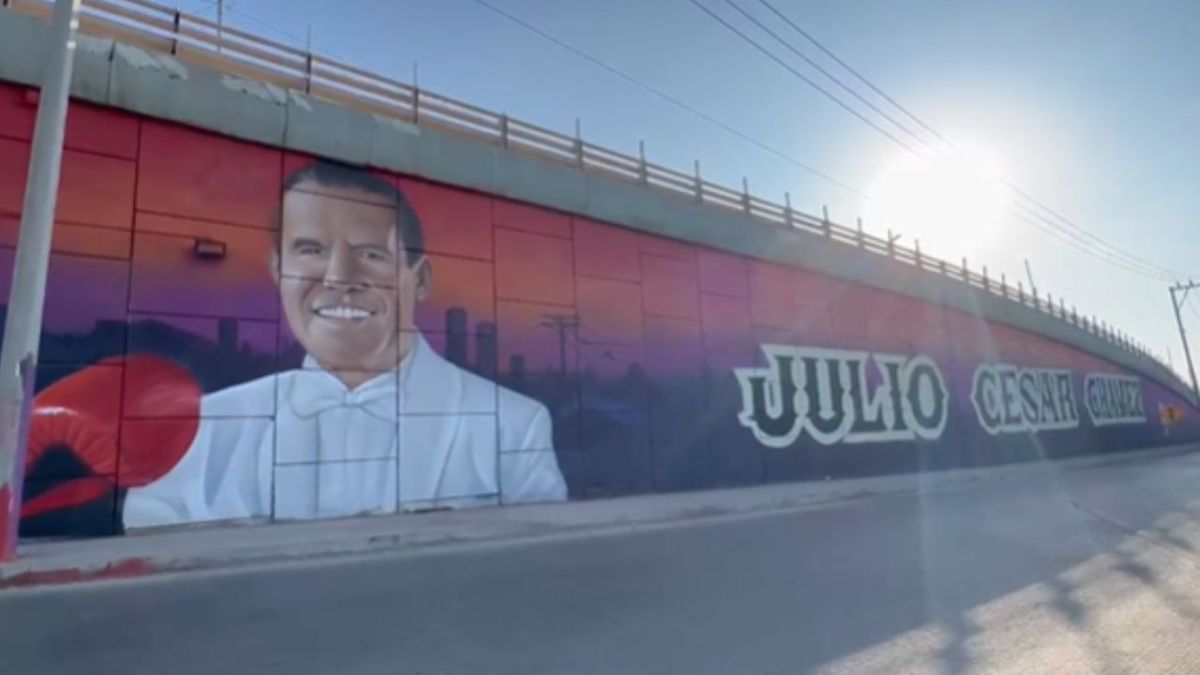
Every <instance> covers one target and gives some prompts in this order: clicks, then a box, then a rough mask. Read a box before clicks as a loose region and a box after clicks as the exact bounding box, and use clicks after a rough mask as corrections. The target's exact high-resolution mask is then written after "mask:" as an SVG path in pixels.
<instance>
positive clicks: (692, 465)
mask: <svg viewBox="0 0 1200 675" xmlns="http://www.w3.org/2000/svg"><path fill="white" fill-rule="evenodd" d="M35 110H36V100H35V99H34V98H33V97H32V96H31V94H30V93H29V92H28V91H27V90H25V89H23V88H20V87H13V86H3V85H0V176H3V178H4V180H3V181H0V271H2V272H3V274H0V279H2V281H0V293H3V294H4V297H7V293H8V285H9V282H10V279H9V270H11V267H12V262H13V251H14V247H15V245H16V233H17V229H18V222H19V215H20V208H21V198H22V194H23V182H24V174H25V162H26V161H27V158H28V152H29V142H30V138H31V136H32V125H33V115H34V112H35ZM66 146H67V149H66V154H65V156H64V161H63V176H62V188H61V190H60V197H59V209H58V215H57V222H56V230H55V236H54V244H53V253H52V260H51V267H50V278H49V282H48V288H47V301H46V311H45V331H44V333H43V339H42V347H41V366H40V367H39V371H38V387H39V388H44V387H46V386H48V385H49V384H50V383H52V382H54V381H57V380H58V379H61V378H62V377H64V376H66V375H68V374H70V373H72V372H75V371H77V370H79V369H80V368H84V367H88V366H89V365H91V364H95V363H96V362H97V361H99V360H101V359H103V358H105V357H109V356H120V355H125V354H138V353H153V354H158V355H161V356H164V357H166V358H169V359H171V360H173V361H175V362H176V363H179V364H182V365H183V366H185V367H187V368H188V369H189V370H190V371H191V372H192V374H193V376H194V377H195V378H196V379H197V381H198V382H199V383H200V385H201V388H202V389H203V390H204V391H206V392H212V391H217V390H219V389H223V388H225V387H228V386H232V385H234V384H238V383H240V382H246V381H249V380H252V379H256V378H259V377H262V376H265V375H269V374H271V373H274V372H279V371H281V370H286V369H289V368H297V367H300V363H301V359H302V358H303V353H302V350H301V348H300V347H299V345H298V344H297V343H296V341H295V339H294V338H293V337H292V336H291V334H290V331H289V329H288V327H287V324H286V321H284V320H283V317H282V313H281V308H280V302H279V295H278V291H277V288H276V285H275V281H274V277H273V270H272V260H273V258H272V255H271V254H272V249H273V247H274V246H275V245H276V238H275V233H274V228H275V226H276V221H277V217H278V208H279V204H280V198H281V193H280V190H281V184H282V181H283V180H284V178H285V177H286V176H287V175H288V174H289V173H291V172H292V171H295V170H296V169H298V168H300V167H303V166H304V165H306V164H307V163H308V162H311V161H313V159H314V158H312V157H306V156H302V155H298V154H295V153H290V152H286V151H281V150H277V149H272V148H266V147H262V146H258V145H254V144H250V143H244V142H240V141H236V140H233V139H229V138H223V137H220V136H218V135H214V134H209V133H204V132H200V131H196V130H191V129H187V128H185V127H181V126H178V125H173V124H167V123H162V122H158V121H153V120H148V119H139V118H137V117H135V116H132V115H128V114H124V113H118V112H114V111H109V110H104V109H100V108H96V107H92V106H87V105H82V104H74V105H73V106H72V108H71V112H70V115H69V118H68V133H67V143H66ZM377 173H378V174H379V175H381V176H384V177H385V179H386V180H388V181H390V182H392V183H393V184H394V185H396V186H397V187H398V188H399V189H400V190H401V191H402V192H403V193H404V194H405V195H406V197H407V198H408V199H409V201H410V202H411V204H412V206H413V208H414V209H415V211H416V213H417V215H418V217H419V219H420V220H421V223H422V225H423V227H424V231H425V238H426V246H425V250H426V254H427V255H428V257H429V260H430V261H431V264H432V268H433V285H432V293H431V297H429V298H428V300H427V301H425V302H423V303H420V304H419V305H418V307H417V310H416V322H417V325H418V327H419V329H420V331H421V333H422V334H423V335H424V336H425V338H426V339H427V340H428V341H429V343H430V344H431V345H433V347H434V348H435V349H436V350H437V351H438V352H439V353H441V354H443V355H444V356H446V357H447V358H448V359H450V360H451V361H453V362H455V363H457V364H458V365H460V366H462V367H464V368H467V369H469V370H472V371H474V372H476V373H479V374H480V375H483V376H484V377H487V378H489V379H493V380H495V381H497V382H498V383H499V384H501V385H503V386H505V387H509V388H512V389H515V390H517V391H520V392H523V393H525V394H527V395H529V396H532V397H534V398H536V399H538V400H539V401H541V402H543V403H544V404H545V405H546V406H547V407H548V408H549V409H550V411H551V414H552V416H553V422H554V446H555V447H554V452H555V453H556V455H557V458H558V462H559V465H560V467H561V468H562V470H563V472H564V474H565V477H566V479H567V482H568V486H569V489H570V492H571V495H572V496H573V497H598V496H607V495H618V494H629V493H637V492H649V491H660V490H681V489H702V488H711V487H719V486H729V485H750V484H757V483H763V482H768V481H783V480H823V479H825V478H833V477H845V476H861V475H870V474H879V473H887V472H897V471H917V470H937V469H946V468H953V467H964V466H980V465H987V464H994V463H1000V462H1010V461H1020V460H1033V459H1038V458H1043V457H1062V456H1070V455H1074V454H1080V453H1085V452H1107V451H1114V450H1118V449H1128V448H1131V447H1138V446H1148V445H1155V444H1162V443H1166V442H1173V441H1176V440H1182V439H1194V438H1197V437H1200V415H1198V414H1197V412H1196V411H1195V410H1194V409H1193V408H1191V407H1189V406H1188V405H1187V404H1186V403H1185V402H1184V401H1183V400H1182V399H1181V398H1180V397H1178V396H1177V395H1175V394H1174V393H1172V392H1170V391H1169V390H1168V389H1167V388H1165V387H1163V386H1161V385H1159V384H1157V383H1155V382H1153V381H1150V380H1147V379H1145V378H1142V382H1143V392H1144V398H1145V402H1146V412H1147V419H1148V422H1147V423H1146V424H1140V425H1129V426H1126V427H1110V428H1107V429H1105V430H1104V433H1099V432H1097V431H1096V430H1095V429H1094V428H1092V427H1091V425H1090V423H1089V422H1088V421H1087V419H1086V414H1085V413H1084V411H1083V410H1082V403H1083V400H1084V398H1083V396H1082V391H1081V388H1082V382H1083V377H1084V375H1085V374H1086V373H1092V372H1106V373H1123V372H1125V371H1123V370H1122V369H1121V368H1119V367H1117V366H1116V365H1114V364H1112V363H1109V362H1106V361H1104V360H1103V359H1100V358H1098V357H1096V356H1093V355H1091V354H1087V353H1085V352H1082V351H1080V350H1078V349H1074V348H1072V347H1068V346H1066V345H1064V344H1061V343H1057V342H1054V341H1052V340H1049V339H1047V338H1044V337H1041V336H1038V335H1034V334H1031V333H1028V332H1024V331H1020V330H1017V329H1015V328H1012V327H1009V326H1005V325H1002V324H997V323H992V322H989V321H986V320H983V319H981V318H979V317H977V316H972V315H971V314H969V313H966V312H961V311H958V310H950V309H946V308H943V307H940V306H937V305H932V304H929V303H924V302H921V301H918V300H915V299H913V298H910V297H907V296H903V295H900V294H897V293H891V292H888V291H885V290H881V289H875V288H870V287H866V286H862V285H857V284H854V283H851V282H847V281H844V280H841V279H836V278H833V277H830V276H826V275H822V274H818V273H815V272H811V271H807V270H801V269H795V268H791V267H786V266H783V265H778V264H774V263H768V262H764V261H760V260H753V259H748V258H743V257H739V256H735V255H731V254H728V253H724V252H720V251H716V250H711V249H706V248H702V247H698V246H694V245H690V244H685V243H681V242H677V241H671V240H667V239H663V238H659V237H654V236H650V235H646V234H643V233H639V232H635V231H633V230H628V229H624V228H620V227H617V226H614V225H609V224H606V223H602V222H596V221H593V220H590V219H587V218H581V217H576V216H571V215H568V214H563V213H558V212H553V211H550V210H546V209H542V208H537V207H533V206H530V205H525V204H520V203H516V202H513V201H510V200H507V199H502V198H498V197H492V196H489V195H484V194H479V193H475V192H470V191H466V190H461V189H456V188H451V187H448V186H444V185H438V184H434V183H430V182H427V181H423V180H419V179H416V178H412V177H405V176H395V175H391V174H387V173H386V172H377ZM197 241H204V242H210V243H216V244H219V245H220V246H223V248H224V252H225V253H224V256H223V257H218V258H205V257H200V256H197V255H196V253H195V246H196V242H197ZM863 260H868V259H867V258H866V257H865V256H864V258H863ZM864 264H867V263H864ZM913 273H914V274H915V273H916V272H915V271H914V272H913ZM767 343H777V344H787V345H803V346H812V347H830V348H838V349H854V350H864V351H871V352H886V353H897V354H906V355H915V354H925V355H928V356H930V357H931V358H933V359H934V360H935V361H936V362H937V364H938V366H939V368H940V369H941V372H942V375H943V377H944V379H945V382H946V385H947V388H948V390H949V394H950V402H949V405H950V410H949V418H948V422H947V424H946V428H945V431H944V433H943V435H942V436H941V438H939V439H938V440H936V441H924V442H891V443H879V444H860V445H846V444H841V445H835V446H829V447H826V446H822V445H820V444H817V443H815V442H813V441H812V440H811V439H809V438H807V437H805V436H801V437H800V439H798V440H797V441H796V443H795V444H794V445H793V446H791V447H789V448H785V449H777V450H771V449H767V448H764V447H763V446H761V445H759V444H758V443H757V442H756V441H755V439H754V438H753V436H752V434H751V433H750V431H749V430H748V429H746V428H745V427H743V426H741V425H740V424H739V423H738V420H737V416H738V412H739V411H740V409H741V406H742V401H741V396H740V392H739V389H738V385H737V381H736V378H735V377H734V375H733V369H734V368H738V367H747V366H755V365H763V357H762V353H761V350H760V345H762V344H767ZM983 362H1004V363H1011V364H1016V365H1022V366H1050V367H1058V368H1069V369H1071V370H1072V371H1073V373H1074V374H1075V380H1076V386H1077V392H1076V393H1077V399H1078V401H1079V402H1080V405H1081V409H1080V414H1081V418H1083V420H1082V422H1081V425H1080V427H1079V428H1078V429H1075V430H1071V431H1056V432H1043V433H1039V434H1012V435H1002V436H990V435H988V434H987V433H986V432H984V431H983V430H982V428H981V427H980V426H979V424H978V422H977V420H976V418H975V414H974V411H973V410H972V407H971V403H970V394H971V391H970V388H971V377H972V374H973V372H974V370H975V368H976V367H977V366H978V365H979V364H980V363H983ZM105 367H106V368H110V369H111V373H110V375H111V382H112V387H113V392H112V396H111V398H109V399H108V401H107V403H106V404H105V407H104V411H105V412H104V414H105V415H110V416H112V418H113V419H119V420H120V423H121V424H122V425H123V426H128V425H136V424H143V423H146V420H140V419H132V418H130V417H129V416H128V415H126V414H125V413H124V410H125V407H124V396H125V394H124V392H123V388H122V382H123V377H122V374H121V368H119V367H116V366H105ZM872 378H873V379H872V380H871V382H874V381H877V376H876V375H872ZM1160 404H1164V405H1165V404H1171V405H1175V406H1179V407H1180V408H1182V409H1184V410H1185V414H1184V417H1183V420H1182V421H1181V422H1180V423H1178V424H1176V425H1174V426H1172V427H1170V428H1165V427H1164V426H1162V425H1161V424H1160V423H1159V420H1158V418H1157V410H1158V406H1159V405H1160ZM273 414H274V411H273V410H271V409H265V410H253V411H246V415H248V416H260V415H261V416H267V417H269V416H271V415H273ZM463 414H471V415H479V414H493V413H481V412H480V411H468V412H464V413H463ZM52 459H53V461H51V462H48V463H47V464H46V465H45V466H37V467H32V470H31V473H30V475H29V481H28V483H27V486H26V496H27V498H31V497H36V496H37V495H38V494H40V493H42V492H44V491H45V490H46V489H48V488H49V487H50V486H53V485H54V484H56V483H58V482H61V481H63V480H67V479H72V478H74V479H78V478H81V477H86V478H87V479H88V480H92V479H95V480H97V481H101V483H103V481H105V480H109V479H111V478H112V477H111V476H89V475H88V472H87V469H86V467H82V466H80V465H79V464H78V462H74V463H73V462H72V460H71V458H70V457H69V453H66V454H64V453H58V454H57V455H56V456H55V457H53V458H52ZM106 485H107V484H106ZM119 500H120V494H119V491H118V490H115V489H106V491H105V492H104V494H103V496H102V497H100V498H97V499H96V500H94V501H93V502H91V503H89V504H87V505H85V506H84V507H80V508H78V509H74V510H71V511H69V512H66V513H58V514H51V515H49V516H41V517H39V518H37V519H32V520H31V521H29V522H27V523H25V532H26V533H27V534H72V533H74V534H89V533H90V534H97V533H104V532H112V531H116V530H117V529H119V519H118V518H117V517H116V514H117V513H118V510H119Z"/></svg>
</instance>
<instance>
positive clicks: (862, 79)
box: [758, 0, 952, 145]
mask: <svg viewBox="0 0 1200 675" xmlns="http://www.w3.org/2000/svg"><path fill="white" fill-rule="evenodd" d="M758 1H759V2H761V3H762V4H763V6H764V7H766V8H767V9H769V10H770V11H771V13H773V14H774V15H775V16H777V17H779V18H780V19H781V20H782V21H783V22H784V23H786V24H787V25H788V26H791V28H792V30H794V31H796V32H797V33H799V34H800V35H802V36H803V37H804V39H806V40H808V41H809V42H811V43H812V44H813V46H815V47H816V48H817V49H819V50H821V52H822V53H824V54H825V55H826V56H828V57H829V58H831V59H833V61H834V63H836V64H838V65H839V66H841V67H842V68H843V69H845V70H846V72H848V73H850V74H851V75H853V76H854V77H855V78H857V79H858V81H859V82H862V83H863V84H865V85H867V87H868V88H869V89H870V90H871V91H873V92H875V93H876V94H878V95H879V96H880V97H881V98H883V100H885V101H887V102H888V103H890V104H892V106H894V107H895V108H896V109H897V110H899V111H900V112H902V113H904V114H905V115H907V116H908V118H909V119H911V120H912V121H914V122H916V123H917V124H919V125H921V127H922V128H923V129H925V130H926V131H928V132H929V133H931V134H933V135H934V136H935V137H936V138H938V139H940V140H941V141H942V142H943V143H946V144H948V145H952V144H951V143H950V141H948V140H946V138H945V137H943V136H942V135H941V134H940V133H938V132H937V131H936V130H935V129H934V128H933V127H931V126H929V125H928V124H926V123H925V122H924V121H923V120H921V118H919V117H917V116H916V115H914V114H913V113H912V112H910V111H909V110H908V108H905V107H904V106H902V105H900V103H899V102H898V101H896V100H895V99H893V98H892V97H891V96H888V95H887V94H886V93H884V91H883V90H882V89H880V88H879V87H876V86H875V85H874V84H872V83H871V81H870V80H868V79H867V78H866V77H864V76H863V75H862V74H860V73H859V72H858V71H857V70H855V69H854V68H851V67H850V64H848V63H846V62H845V61H843V60H841V59H840V58H838V56H837V54H834V53H833V52H832V51H831V50H829V49H828V48H826V47H825V45H823V44H821V43H820V42H818V41H817V39H816V38H814V37H813V36H812V35H809V34H808V32H807V31H805V30H804V29H803V28H801V27H800V26H798V25H796V23H795V22H794V21H792V20H791V19H789V18H788V17H787V15H785V14H784V13H783V12H781V11H779V10H778V9H776V8H775V6H774V5H772V4H771V3H770V2H768V1H767V0H758Z"/></svg>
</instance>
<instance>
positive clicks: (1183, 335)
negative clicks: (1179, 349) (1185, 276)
mask: <svg viewBox="0 0 1200 675" xmlns="http://www.w3.org/2000/svg"><path fill="white" fill-rule="evenodd" d="M1196 286H1197V284H1196V282H1194V281H1193V282H1191V283H1189V284H1187V285H1184V284H1180V285H1178V286H1172V287H1171V307H1172V308H1173V309H1174V310H1175V323H1177V324H1179V339H1180V340H1182V341H1183V356H1184V358H1185V359H1186V360H1187V367H1188V375H1190V376H1191V378H1192V392H1193V393H1195V395H1196V399H1197V401H1200V386H1197V385H1196V367H1195V366H1194V365H1192V350H1191V349H1190V348H1188V339H1187V331H1185V330H1184V329H1183V316H1182V315H1181V314H1180V313H1179V306H1180V305H1182V304H1183V303H1184V301H1186V300H1187V293H1188V291H1190V290H1192V289H1193V288H1195V287H1196ZM1176 291H1183V298H1182V299H1178V300H1177V299H1176V298H1175V292H1176Z"/></svg>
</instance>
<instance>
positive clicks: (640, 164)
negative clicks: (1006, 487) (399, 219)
mask: <svg viewBox="0 0 1200 675" xmlns="http://www.w3.org/2000/svg"><path fill="white" fill-rule="evenodd" d="M3 5H4V6H6V7H8V8H10V9H12V10H15V11H18V12H23V13H26V14H30V15H33V16H37V17H40V18H47V17H49V14H50V10H51V7H52V6H53V2H52V0H3ZM80 27H81V29H82V30H83V31H84V32H85V33H88V34H91V35H94V36H98V37H105V38H111V39H114V40H118V41H121V42H124V43H127V44H132V45H136V46H140V47H143V48H146V49H150V50H153V51H157V52H161V53H169V54H172V55H174V56H175V57H177V58H180V59H182V60H184V61H188V62H192V63H196V64H199V65H204V66H207V67H211V68H214V69H217V70H219V71H222V72H227V73H231V74H236V75H239V76H243V77H248V78H251V79H254V80H258V81H262V82H268V83H271V84H275V85H278V86H280V87H283V88H285V89H291V90H296V91H303V92H305V93H307V94H308V95H310V96H313V97H316V98H320V99H324V100H328V101H330V102H333V103H337V104H339V105H342V106H346V107H348V108H351V109H355V110H360V111H364V112H369V113H372V114H377V115H383V116H386V117H391V118H396V119H400V120H405V121H409V122H412V123H415V124H419V125H421V126H423V127H431V128H436V129H437V130H440V131H445V132H450V133H453V134H462V135H466V136H469V137H473V138H475V139H479V140H483V141H486V142H489V143H493V144H495V145H497V146H500V147H504V148H509V149H513V150H518V151H520V152H523V153H527V154H531V155H534V156H537V157H540V158H543V159H548V160H552V161H556V162H561V163H563V164H567V165H570V166H573V167H576V168H578V169H579V170H581V171H586V172H593V173H597V174H601V175H604V176H606V177H609V178H614V179H617V180H622V181H627V182H629V183H633V184H636V185H640V186H643V187H645V188H647V189H650V190H655V191H658V192H663V193H668V194H671V195H674V196H677V197H680V198H683V199H690V200H694V201H696V202H699V203H701V204H704V205H709V206H713V207H716V208H722V209H727V210H731V211H736V212H740V213H743V214H745V215H748V216H750V217H752V218H755V219H757V220H760V221H763V222H766V223H770V224H772V225H778V226H783V227H789V228H795V229H798V230H801V231H805V232H809V233H813V234H817V235H820V236H823V237H826V238H828V239H830V240H833V241H837V242H841V243H844V244H848V245H851V246H856V247H858V248H861V249H862V250H864V251H867V252H870V253H873V254H877V255H881V256H887V257H888V258H890V259H892V260H896V261H899V262H902V263H905V264H908V265H912V266H914V267H916V268H918V269H921V270H925V271H928V272H932V273H935V274H939V275H941V276H943V277H947V278H950V279H954V280H959V281H962V282H963V283H966V284H969V285H970V286H972V287H974V288H977V289H981V290H983V291H986V292H987V293H990V294H992V295H995V296H999V297H1001V298H1004V299H1006V300H1009V301H1012V302H1015V303H1018V304H1020V305H1023V306H1026V307H1029V308H1032V309H1034V310H1037V311H1039V312H1042V313H1044V314H1045V315H1047V316H1049V317H1052V318H1055V319H1058V320H1061V321H1063V322H1065V323H1067V324H1069V325H1071V326H1074V327H1077V328H1079V329H1081V330H1083V331H1086V332H1088V333H1090V334H1092V335H1094V336H1096V337H1098V338H1100V339H1101V340H1103V341H1105V342H1107V343H1109V344H1111V345H1113V346H1116V347H1118V348H1120V349H1122V350H1125V351H1127V352H1130V353H1132V354H1136V355H1138V356H1140V357H1142V358H1145V359H1149V360H1152V361H1154V362H1155V363H1156V364H1157V365H1158V366H1160V367H1161V368H1162V369H1163V370H1169V368H1168V367H1167V366H1166V365H1165V364H1164V363H1162V361H1161V360H1160V359H1158V357H1157V356H1155V355H1154V354H1152V353H1151V352H1150V351H1149V350H1148V349H1147V348H1146V347H1145V346H1144V345H1142V344H1140V343H1138V342H1137V341H1135V340H1133V339H1131V338H1130V337H1129V336H1128V335H1126V334H1125V333H1124V332H1122V331H1119V330H1116V329H1114V328H1113V327H1111V326H1110V325H1108V324H1107V323H1105V322H1102V321H1099V320H1097V319H1096V318H1095V317H1094V316H1093V317H1090V318H1089V317H1087V316H1085V315H1081V314H1079V313H1078V312H1077V311H1076V310H1075V308H1074V307H1071V308H1068V307H1067V305H1066V302H1065V300H1064V299H1063V298H1061V297H1060V298H1058V301H1057V302H1055V301H1054V299H1053V298H1052V297H1051V296H1049V295H1047V296H1045V297H1041V296H1039V295H1038V294H1037V293H1036V290H1034V291H1033V292H1032V293H1027V292H1026V291H1025V289H1024V288H1023V286H1022V285H1021V284H1020V283H1019V282H1018V284H1017V286H1016V287H1013V286H1010V285H1009V284H1008V283H1007V281H1006V280H1005V279H1004V278H1003V277H1002V278H1001V279H994V278H991V277H989V275H988V271H987V268H986V267H984V268H983V269H982V272H976V271H974V270H971V269H970V268H969V266H968V264H967V260H966V259H963V260H962V261H961V263H951V262H947V261H945V260H941V259H938V258H935V257H933V256H929V255H926V254H923V253H922V252H921V250H920V247H919V245H918V246H917V247H916V248H908V247H905V246H901V245H898V244H896V243H895V241H894V240H890V239H884V238H881V237H877V236H875V235H872V234H869V233H866V232H864V231H863V229H862V225H861V222H860V223H859V224H858V227H857V228H848V227H845V226H843V225H839V224H837V223H834V222H831V221H830V220H829V219H828V218H825V217H816V216H813V215H810V214H806V213H802V212H800V211H797V210H795V209H793V208H791V206H790V205H789V204H782V205H781V204H778V203H775V202H772V201H770V200H767V199H763V198H761V197H758V196H755V195H752V194H751V193H750V192H749V189H748V186H747V185H746V184H745V183H744V184H743V186H742V189H741V190H737V189H733V188H729V187H726V186H723V185H719V184H717V183H714V182H711V181H708V180H705V179H704V178H703V177H702V176H701V174H700V168H699V164H697V165H696V166H695V168H694V171H693V172H692V173H683V172H680V171H675V170H673V169H670V168H667V167H664V166H660V165H657V164H654V163H651V162H648V161H646V157H645V154H644V153H640V155H639V156H637V157H634V156H631V155H626V154H624V153H621V152H618V151H615V150H611V149H608V148H604V147H601V146H598V145H595V144H593V143H589V142H587V141H585V140H583V139H582V138H581V137H580V136H578V135H576V136H570V135H566V134H562V133H559V132H556V131H553V130H551V129H547V128H544V127H540V126H537V125H534V124H530V123H528V122H523V121H521V120H518V119H514V118H511V117H509V116H508V115H505V114H502V113H496V112H493V111H490V110H486V109H484V108H481V107H478V106H474V105H471V104H469V103H465V102H463V101H459V100H456V99H453V98H450V97H447V96H442V95H440V94H437V93H435V92H431V91H428V90H424V89H421V88H419V87H417V86H414V85H411V84H407V83H404V82H401V81H399V80H395V79H392V78H388V77H384V76H382V75H379V74H377V73H372V72H370V71H368V70H364V69H362V68H357V67H355V66H352V65H348V64H345V63H341V62H339V61H336V60H334V59H330V58H328V57H325V56H321V55H320V54H316V53H313V52H310V51H306V50H303V49H298V48H296V47H292V46H289V45H285V44H282V43H280V42H277V41H273V40H269V39H266V38H263V37H261V36H258V35H255V34H253V33H250V32H246V31H242V30H239V29H236V28H230V27H228V26H220V25H218V24H217V22H215V21H211V20H209V19H205V18H203V17H200V16H196V15H193V14H189V13H186V12H181V11H179V10H178V9H175V8H171V7H166V6H163V5H160V4H157V3H153V2H148V1H146V0H84V2H83V10H82V13H81V19H80Z"/></svg>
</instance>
